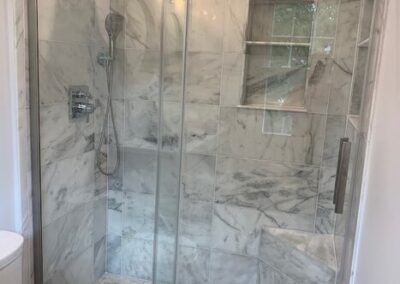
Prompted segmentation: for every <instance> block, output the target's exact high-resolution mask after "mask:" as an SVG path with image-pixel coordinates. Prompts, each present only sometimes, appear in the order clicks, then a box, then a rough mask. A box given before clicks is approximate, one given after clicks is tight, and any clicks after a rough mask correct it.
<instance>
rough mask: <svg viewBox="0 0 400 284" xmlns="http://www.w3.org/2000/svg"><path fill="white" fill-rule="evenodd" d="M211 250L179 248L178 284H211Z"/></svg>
mask: <svg viewBox="0 0 400 284" xmlns="http://www.w3.org/2000/svg"><path fill="white" fill-rule="evenodd" d="M210 255H211V254H210V250H207V249H200V248H191V247H184V246H180V247H179V254H178V275H177V283H178V284H204V283H209V269H210Z"/></svg>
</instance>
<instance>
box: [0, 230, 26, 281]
mask: <svg viewBox="0 0 400 284" xmlns="http://www.w3.org/2000/svg"><path fill="white" fill-rule="evenodd" d="M23 243H24V238H23V237H22V236H20V235H18V234H16V233H12V232H7V231H0V284H22V244H23Z"/></svg>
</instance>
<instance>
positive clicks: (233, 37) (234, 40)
mask: <svg viewBox="0 0 400 284" xmlns="http://www.w3.org/2000/svg"><path fill="white" fill-rule="evenodd" d="M248 10H249V0H227V1H226V3H225V24H224V45H223V49H224V52H242V51H244V41H245V38H246V27H247V18H248Z"/></svg>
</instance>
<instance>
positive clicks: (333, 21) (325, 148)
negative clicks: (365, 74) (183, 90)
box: [178, 0, 360, 283]
mask: <svg viewBox="0 0 400 284" xmlns="http://www.w3.org/2000/svg"><path fill="white" fill-rule="evenodd" d="M196 2H200V1H196V0H193V7H192V9H191V17H192V18H191V22H190V28H189V31H190V32H189V50H191V48H194V46H196V48H197V50H196V52H197V53H196V56H197V57H198V58H202V57H203V58H204V62H208V60H209V59H208V58H209V56H210V55H209V54H208V52H209V50H211V49H212V48H214V49H212V51H213V52H214V53H216V52H217V53H219V55H220V58H222V59H220V58H218V61H213V62H212V64H207V65H204V66H207V68H208V69H206V70H204V68H203V65H202V64H201V63H198V64H197V65H196V66H197V68H196V69H194V70H193V71H192V73H191V72H188V80H189V83H188V88H189V89H190V87H191V86H190V80H191V76H195V75H196V73H194V72H195V71H198V72H203V73H206V75H203V76H208V74H216V73H218V74H219V75H218V82H219V89H217V91H214V92H210V88H211V85H212V84H213V82H214V81H213V80H211V81H210V82H211V85H207V88H202V90H203V92H196V95H195V96H194V95H192V94H190V91H188V95H187V97H186V101H185V110H186V113H185V128H184V132H185V135H186V136H185V138H187V137H189V138H187V141H193V139H194V138H195V139H196V143H195V145H196V147H195V148H194V147H191V146H192V145H193V144H194V143H191V144H190V143H189V144H185V146H186V147H185V148H184V157H183V172H182V176H183V178H182V182H183V184H182V187H181V203H180V204H181V205H180V235H179V248H180V251H179V255H178V272H179V273H178V274H179V275H178V283H246V282H249V283H334V282H335V277H336V259H335V247H334V238H333V233H334V226H335V214H334V211H333V210H334V208H333V205H332V198H333V187H334V182H335V174H336V162H337V161H336V156H337V153H338V145H339V139H340V138H341V137H343V136H344V135H345V129H346V121H347V119H346V115H347V110H348V102H349V100H350V87H351V77H352V69H351V66H353V65H352V64H354V62H353V61H352V59H353V54H354V51H355V41H356V35H357V25H358V13H359V7H360V6H359V4H360V2H359V1H346V0H343V1H339V0H338V1H336V0H326V1H319V2H318V5H317V10H316V16H315V19H314V20H315V23H314V28H313V37H312V49H311V55H310V66H309V68H308V71H307V87H306V93H307V96H306V102H305V107H306V109H307V112H305V113H290V112H287V113H284V114H283V115H282V114H279V113H277V112H274V111H264V110H262V109H250V108H243V107H240V108H239V107H238V105H239V104H240V102H241V101H240V100H241V96H242V92H243V70H244V58H245V50H244V40H245V38H246V35H245V31H246V24H247V23H246V19H247V13H248V1H235V0H226V1H224V2H225V4H224V5H225V6H224V5H220V4H219V1H212V2H213V3H214V2H215V3H214V5H213V7H212V8H210V7H208V6H205V8H203V11H202V12H203V13H200V12H199V11H197V10H196V9H195V7H197V6H196V5H200V4H196ZM203 3H204V1H202V4H201V5H204V4H203ZM207 3H208V2H207ZM341 5H342V6H341ZM219 7H225V8H224V9H221V10H219V12H218V9H219ZM339 7H340V8H339ZM343 9H345V10H346V11H344V10H343ZM342 10H343V11H342ZM213 16H214V18H213ZM201 21H203V22H207V25H204V27H203V26H202V27H201V28H199V27H197V26H196V25H197V24H198V23H199V22H201ZM212 21H214V24H215V23H221V25H223V33H222V39H221V42H222V47H221V43H219V42H218V44H217V41H216V40H215V38H218V36H219V35H220V30H219V28H218V27H217V26H218V24H216V25H215V31H210V32H209V31H208V22H212ZM218 21H219V22H218ZM202 29H204V30H203V31H202ZM204 34H208V40H209V43H210V44H212V47H208V48H209V49H207V48H206V47H204V46H201V45H199V44H195V43H197V42H199V41H200V40H199V38H200V39H203V38H204ZM344 38H346V42H343V39H344ZM217 48H218V49H217ZM190 59H191V57H190V55H189V62H188V68H189V70H191V68H192V67H191V60H190ZM219 62H221V63H219ZM338 62H347V63H346V64H347V65H348V68H349V70H351V71H350V72H346V69H345V68H343V66H342V65H340V67H342V68H339V69H338ZM347 65H346V66H347ZM215 68H218V72H215ZM346 68H347V67H346ZM339 72H341V73H342V74H338V73H339ZM340 76H342V77H346V78H347V79H346V80H341V79H340V78H341V77H340ZM339 77H340V78H339ZM195 78H196V82H197V88H201V86H202V78H198V79H197V77H195ZM340 80H341V81H340ZM346 82H348V83H346ZM343 84H344V85H343ZM193 94H194V93H193ZM211 94H218V100H217V96H216V95H215V96H214V99H212V98H213V97H212V96H211ZM345 103H347V104H346V105H343V104H345ZM201 109H203V110H204V112H200V111H201ZM195 110H197V114H195V113H194V111H195ZM202 113H206V114H205V115H202ZM282 117H284V118H285V119H286V121H289V122H290V123H289V124H287V123H286V124H282V125H281V124H279V123H281V120H280V119H282ZM283 125H284V126H283ZM193 127H195V131H193ZM287 134H289V135H287ZM188 135H189V136H188ZM242 268H243V269H242ZM235 272H237V273H238V274H237V275H236V274H235Z"/></svg>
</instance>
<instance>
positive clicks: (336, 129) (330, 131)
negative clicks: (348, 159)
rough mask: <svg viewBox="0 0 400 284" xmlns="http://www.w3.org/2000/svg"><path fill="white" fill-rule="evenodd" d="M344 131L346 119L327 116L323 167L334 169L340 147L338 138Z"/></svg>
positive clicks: (337, 116)
mask: <svg viewBox="0 0 400 284" xmlns="http://www.w3.org/2000/svg"><path fill="white" fill-rule="evenodd" d="M345 130H346V117H345V116H341V115H340V116H339V115H328V117H327V121H326V136H325V145H324V155H323V161H322V164H323V165H324V166H329V167H336V165H337V159H338V154H339V147H340V138H342V137H343V135H344V133H345Z"/></svg>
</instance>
